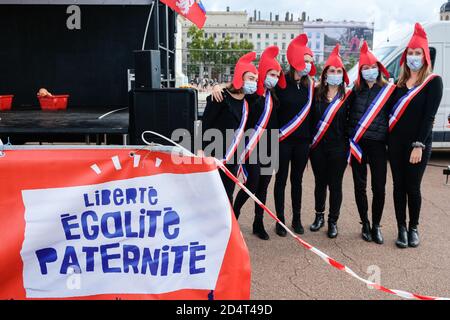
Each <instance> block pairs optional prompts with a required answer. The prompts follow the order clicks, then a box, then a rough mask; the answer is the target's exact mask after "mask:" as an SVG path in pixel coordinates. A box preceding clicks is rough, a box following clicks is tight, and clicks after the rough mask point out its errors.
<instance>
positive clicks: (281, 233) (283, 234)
mask: <svg viewBox="0 0 450 320" xmlns="http://www.w3.org/2000/svg"><path fill="white" fill-rule="evenodd" d="M275 232H276V233H277V235H279V236H280V237H283V238H284V237H286V236H287V231H286V230H285V229H284V228H283V227H282V226H281V224H279V223H277V225H276V227H275Z"/></svg>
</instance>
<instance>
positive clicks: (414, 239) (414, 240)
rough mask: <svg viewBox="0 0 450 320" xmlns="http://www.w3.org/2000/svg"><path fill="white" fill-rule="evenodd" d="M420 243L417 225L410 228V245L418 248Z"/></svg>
mask: <svg viewBox="0 0 450 320" xmlns="http://www.w3.org/2000/svg"><path fill="white" fill-rule="evenodd" d="M419 244H420V238H419V231H418V230H417V227H415V228H409V232H408V245H409V246H410V247H411V248H417V247H418V246H419Z"/></svg>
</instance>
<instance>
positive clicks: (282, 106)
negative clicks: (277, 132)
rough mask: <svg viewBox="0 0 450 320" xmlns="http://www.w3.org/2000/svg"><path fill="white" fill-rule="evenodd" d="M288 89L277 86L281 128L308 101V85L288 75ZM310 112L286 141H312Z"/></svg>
mask: <svg viewBox="0 0 450 320" xmlns="http://www.w3.org/2000/svg"><path fill="white" fill-rule="evenodd" d="M286 80H287V87H286V89H280V88H279V87H277V88H276V95H277V97H278V100H279V108H278V123H279V127H280V129H281V128H282V127H284V126H285V125H286V124H288V123H289V122H290V121H291V120H292V119H293V118H294V117H295V116H296V115H297V114H298V113H299V112H300V111H301V109H302V108H303V107H304V106H305V104H306V103H307V102H308V87H305V86H303V85H301V84H298V83H297V82H296V81H294V80H292V79H290V78H289V77H287V79H286ZM310 121H311V119H310V114H309V115H308V116H307V117H306V119H305V121H304V122H303V123H302V125H301V126H300V127H298V128H297V130H295V131H294V132H293V133H292V134H291V135H290V136H289V137H288V138H287V139H286V140H284V141H286V142H288V141H290V142H295V141H302V142H308V143H309V142H310V141H311V135H310Z"/></svg>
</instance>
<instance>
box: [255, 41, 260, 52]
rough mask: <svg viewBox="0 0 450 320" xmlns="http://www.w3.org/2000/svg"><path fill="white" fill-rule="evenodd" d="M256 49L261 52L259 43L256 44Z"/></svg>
mask: <svg viewBox="0 0 450 320" xmlns="http://www.w3.org/2000/svg"><path fill="white" fill-rule="evenodd" d="M256 49H258V50H261V42H258V43H257V44H256Z"/></svg>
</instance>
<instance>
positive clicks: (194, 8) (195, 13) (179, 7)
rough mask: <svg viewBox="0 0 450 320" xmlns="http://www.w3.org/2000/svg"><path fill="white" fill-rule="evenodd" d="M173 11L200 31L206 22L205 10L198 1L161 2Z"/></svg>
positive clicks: (164, 0)
mask: <svg viewBox="0 0 450 320" xmlns="http://www.w3.org/2000/svg"><path fill="white" fill-rule="evenodd" d="M161 2H162V3H165V4H166V5H168V6H169V7H170V8H172V9H173V10H174V11H176V12H178V13H179V14H181V15H182V16H183V17H185V18H186V19H188V20H190V21H191V22H192V23H194V24H195V25H196V26H197V27H198V28H199V29H202V28H203V26H204V25H205V22H206V10H205V7H204V6H203V4H202V2H201V1H200V0H161Z"/></svg>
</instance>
